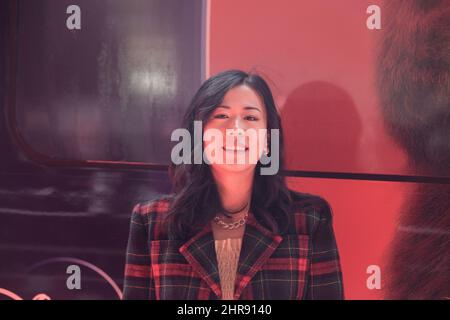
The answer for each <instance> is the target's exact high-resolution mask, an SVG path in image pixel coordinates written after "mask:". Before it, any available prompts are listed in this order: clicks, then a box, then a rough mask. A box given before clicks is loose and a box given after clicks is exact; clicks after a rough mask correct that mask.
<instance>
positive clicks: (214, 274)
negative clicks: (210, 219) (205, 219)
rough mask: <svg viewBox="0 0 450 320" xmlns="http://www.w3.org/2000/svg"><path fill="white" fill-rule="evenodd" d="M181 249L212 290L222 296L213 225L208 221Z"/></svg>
mask: <svg viewBox="0 0 450 320" xmlns="http://www.w3.org/2000/svg"><path fill="white" fill-rule="evenodd" d="M179 251H180V253H181V254H182V255H183V256H184V257H185V259H186V260H187V262H188V263H189V264H190V265H191V266H192V268H193V269H194V271H196V272H197V273H198V274H199V275H200V276H201V277H202V278H203V280H205V282H206V283H207V284H208V285H209V287H210V288H211V290H212V291H213V292H214V293H215V294H216V295H217V297H219V298H220V297H221V296H222V292H221V289H220V276H219V268H218V265H217V256H216V248H215V246H214V236H213V233H212V229H211V225H210V224H209V223H208V224H207V225H206V226H205V227H204V228H203V230H202V231H200V232H199V233H197V234H196V235H195V236H194V237H193V238H191V239H190V240H189V241H187V242H186V243H185V244H183V245H182V246H181V247H180V249H179Z"/></svg>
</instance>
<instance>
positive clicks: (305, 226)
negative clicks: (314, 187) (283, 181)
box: [291, 190, 332, 234]
mask: <svg viewBox="0 0 450 320" xmlns="http://www.w3.org/2000/svg"><path fill="white" fill-rule="evenodd" d="M291 197H292V213H293V217H294V219H293V222H294V227H293V228H294V229H295V230H296V232H297V233H303V234H304V233H306V234H312V233H313V231H314V230H315V228H316V227H317V225H318V224H319V223H320V222H323V221H328V222H330V221H331V219H332V208H331V206H330V204H329V203H328V201H327V200H326V199H325V198H323V197H322V196H319V195H316V194H311V193H304V192H298V191H292V190H291Z"/></svg>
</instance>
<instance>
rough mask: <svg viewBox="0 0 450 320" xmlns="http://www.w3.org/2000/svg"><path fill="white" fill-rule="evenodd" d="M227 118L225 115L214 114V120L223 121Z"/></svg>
mask: <svg viewBox="0 0 450 320" xmlns="http://www.w3.org/2000/svg"><path fill="white" fill-rule="evenodd" d="M226 117H227V115H226V114H216V115H215V116H214V119H225V118H226Z"/></svg>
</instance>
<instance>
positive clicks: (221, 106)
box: [217, 105, 261, 112]
mask: <svg viewBox="0 0 450 320" xmlns="http://www.w3.org/2000/svg"><path fill="white" fill-rule="evenodd" d="M217 108H224V109H230V107H229V106H225V105H220V106H217ZM244 109H245V110H256V111H259V112H261V110H260V109H259V108H258V107H254V106H245V107H244Z"/></svg>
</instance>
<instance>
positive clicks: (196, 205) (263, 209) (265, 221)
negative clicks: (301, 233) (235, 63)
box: [166, 70, 292, 239]
mask: <svg viewBox="0 0 450 320" xmlns="http://www.w3.org/2000/svg"><path fill="white" fill-rule="evenodd" d="M239 85H246V86H248V87H250V88H252V89H253V90H255V92H256V93H258V94H259V95H260V97H261V98H262V100H263V102H264V106H265V108H266V113H267V130H268V133H269V132H270V129H278V130H279V171H278V173H277V174H275V175H261V174H258V172H259V171H260V167H261V166H263V165H262V164H261V162H259V161H258V163H257V164H256V168H255V175H254V181H253V190H252V198H251V208H250V210H251V211H252V213H253V214H254V216H255V218H256V219H257V220H258V222H259V223H261V224H262V225H263V226H265V227H266V228H267V229H269V230H270V231H272V232H274V233H284V232H285V231H287V229H288V225H289V222H290V208H291V202H292V192H291V191H290V190H289V189H288V187H287V185H286V182H285V179H284V177H283V176H282V175H281V174H280V171H282V170H283V168H284V144H283V132H282V127H281V119H280V116H279V114H278V111H277V109H276V106H275V102H274V99H273V96H272V93H271V91H270V89H269V86H268V84H267V83H266V81H265V80H264V79H263V78H262V77H261V76H260V75H258V74H256V73H254V72H252V73H246V72H243V71H240V70H228V71H224V72H221V73H218V74H216V75H215V76H213V77H211V78H209V79H208V80H206V81H205V82H204V83H203V84H202V85H201V87H200V89H199V90H198V91H197V93H196V94H195V95H194V97H193V98H192V100H191V102H190V105H189V107H188V109H187V111H186V113H185V116H184V119H183V125H182V127H183V128H185V129H187V130H189V132H190V134H191V137H193V136H194V121H195V120H201V121H206V120H207V119H208V117H209V116H210V114H211V113H212V112H213V111H214V109H215V108H216V107H217V106H219V105H220V103H221V102H222V100H223V98H224V96H225V94H226V93H227V92H228V90H230V89H232V88H234V87H236V86H239ZM269 139H270V138H269ZM268 146H269V149H270V140H269V144H268ZM199 147H200V148H201V146H199V145H194V142H192V143H191V157H192V158H191V163H194V161H193V154H194V149H195V148H199ZM200 150H202V149H200ZM269 156H270V150H269ZM169 172H170V175H171V179H172V184H173V194H172V196H173V199H172V201H171V204H170V207H169V212H168V215H167V219H166V223H167V227H168V230H169V237H171V238H181V239H187V238H189V237H191V236H193V235H194V234H195V233H196V232H197V231H198V230H200V229H201V228H203V227H204V226H205V225H206V224H207V223H209V222H210V221H211V219H213V217H214V216H215V215H216V214H217V213H218V212H219V211H221V210H223V207H222V203H221V200H220V196H219V193H218V189H217V186H216V183H215V181H214V178H213V176H212V173H211V171H210V168H209V165H208V164H206V163H203V162H202V164H180V165H174V164H171V166H170V167H169Z"/></svg>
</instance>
